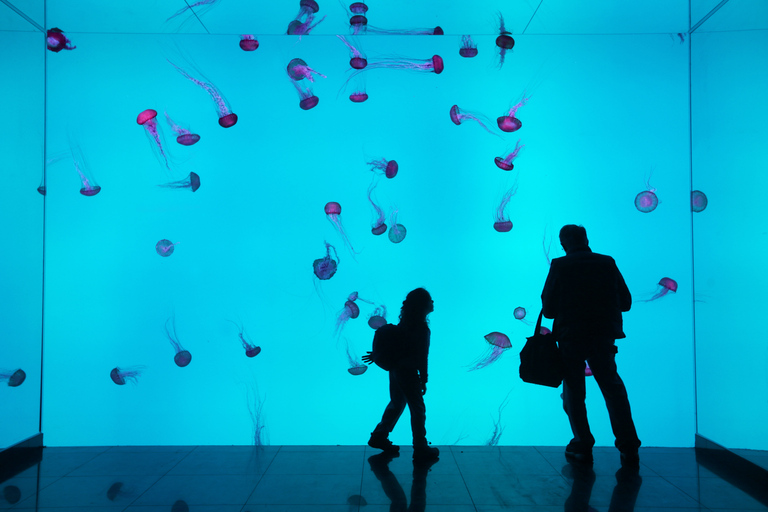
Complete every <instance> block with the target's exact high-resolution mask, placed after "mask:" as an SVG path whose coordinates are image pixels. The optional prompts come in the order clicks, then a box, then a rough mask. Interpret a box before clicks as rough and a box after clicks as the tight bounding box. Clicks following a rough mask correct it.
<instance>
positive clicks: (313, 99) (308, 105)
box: [299, 95, 320, 110]
mask: <svg viewBox="0 0 768 512" xmlns="http://www.w3.org/2000/svg"><path fill="white" fill-rule="evenodd" d="M319 102H320V98H318V97H317V96H315V95H312V96H310V97H308V98H304V99H302V100H301V101H299V108H301V110H310V109H312V108H315V107H316V106H317V104H318V103H319Z"/></svg>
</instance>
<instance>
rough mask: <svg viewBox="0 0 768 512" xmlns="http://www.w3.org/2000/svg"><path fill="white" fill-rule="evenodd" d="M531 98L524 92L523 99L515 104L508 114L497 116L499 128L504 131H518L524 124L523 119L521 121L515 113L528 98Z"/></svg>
mask: <svg viewBox="0 0 768 512" xmlns="http://www.w3.org/2000/svg"><path fill="white" fill-rule="evenodd" d="M529 99H530V98H526V97H525V94H523V99H521V100H520V101H519V102H518V103H517V104H515V106H513V107H512V108H510V109H509V112H508V113H507V114H506V115H503V116H500V117H497V118H496V124H498V125H499V129H500V130H501V131H503V132H516V131H517V130H519V129H520V127H521V126H523V123H522V121H520V120H519V119H518V118H516V117H515V114H516V113H517V110H518V109H519V108H520V107H522V106H523V105H525V104H526V103H528V100H529Z"/></svg>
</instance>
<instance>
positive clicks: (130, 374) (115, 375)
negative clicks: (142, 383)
mask: <svg viewBox="0 0 768 512" xmlns="http://www.w3.org/2000/svg"><path fill="white" fill-rule="evenodd" d="M141 368H142V367H141V366H135V367H132V368H126V369H122V368H120V367H119V366H115V367H114V368H112V371H110V372H109V378H110V379H112V382H114V383H115V384H117V385H118V386H125V383H126V382H127V381H131V382H133V383H134V384H136V382H137V378H138V377H141V373H142V371H141Z"/></svg>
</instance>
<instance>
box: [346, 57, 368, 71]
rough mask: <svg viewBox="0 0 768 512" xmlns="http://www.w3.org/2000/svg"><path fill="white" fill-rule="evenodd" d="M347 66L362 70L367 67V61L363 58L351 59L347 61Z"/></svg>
mask: <svg viewBox="0 0 768 512" xmlns="http://www.w3.org/2000/svg"><path fill="white" fill-rule="evenodd" d="M349 65H350V67H352V68H353V69H364V68H365V66H367V65H368V59H365V58H363V57H352V58H351V59H349Z"/></svg>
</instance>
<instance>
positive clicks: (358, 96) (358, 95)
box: [349, 89, 368, 103]
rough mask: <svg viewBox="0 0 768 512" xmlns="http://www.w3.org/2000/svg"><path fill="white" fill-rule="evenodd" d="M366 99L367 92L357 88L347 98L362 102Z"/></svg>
mask: <svg viewBox="0 0 768 512" xmlns="http://www.w3.org/2000/svg"><path fill="white" fill-rule="evenodd" d="M367 99H368V93H367V92H365V91H362V90H359V89H358V90H356V91H355V92H353V93H352V94H350V95H349V100H350V101H351V102H352V103H362V102H364V101H366V100H367Z"/></svg>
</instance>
